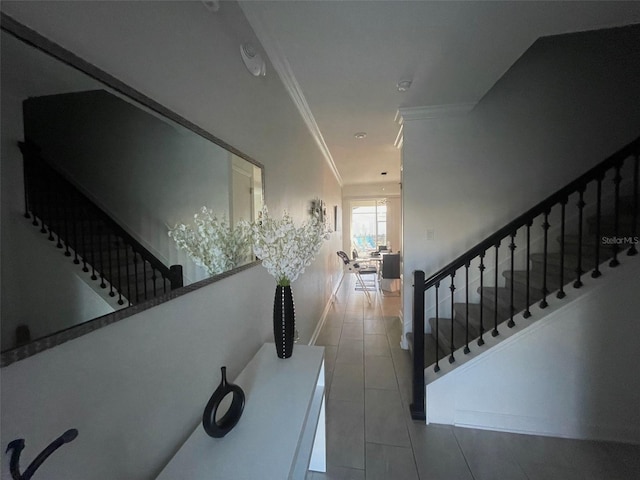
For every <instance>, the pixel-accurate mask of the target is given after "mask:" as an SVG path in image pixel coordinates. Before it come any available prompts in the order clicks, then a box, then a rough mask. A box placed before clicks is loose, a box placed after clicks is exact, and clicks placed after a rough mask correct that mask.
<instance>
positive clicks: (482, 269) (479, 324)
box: [408, 138, 640, 420]
mask: <svg viewBox="0 0 640 480" xmlns="http://www.w3.org/2000/svg"><path fill="white" fill-rule="evenodd" d="M639 155H640V138H638V139H636V140H635V141H634V142H632V143H631V144H629V145H627V146H626V147H624V148H623V149H621V150H620V151H618V152H616V153H615V154H614V155H612V156H611V157H609V158H608V159H606V160H605V161H603V162H602V163H601V164H599V165H597V166H596V167H594V168H592V169H591V170H589V171H588V172H586V173H585V174H584V175H582V176H581V177H580V178H578V179H576V180H575V181H573V182H571V183H570V184H569V185H567V186H566V187H564V188H563V189H561V190H559V191H558V192H556V193H555V194H553V195H551V196H550V197H549V198H547V199H545V200H544V201H542V202H541V203H539V204H538V205H536V206H535V207H533V208H532V209H530V210H529V211H528V212H526V213H525V214H523V215H521V216H520V217H518V218H517V219H515V220H514V221H513V222H511V223H509V224H508V225H506V226H505V227H503V228H501V229H500V230H498V231H497V232H496V233H495V234H493V235H491V236H490V237H488V238H487V239H485V240H484V241H482V242H480V243H479V244H478V245H476V246H475V247H473V248H472V249H470V250H469V251H468V252H466V253H465V254H463V255H462V256H460V257H459V258H458V259H456V260H454V261H453V262H451V263H450V264H449V265H447V266H446V267H444V268H443V269H441V270H440V271H438V272H436V273H435V274H433V275H431V277H429V278H428V279H425V275H424V272H422V271H416V272H414V306H413V333H412V334H409V335H408V340H409V344H410V349H411V350H412V353H413V403H412V404H411V413H412V416H413V418H414V419H421V420H424V419H425V413H426V409H425V380H424V378H425V375H424V373H425V368H426V367H427V366H428V365H431V366H430V367H428V368H433V371H434V372H435V373H437V372H439V371H440V362H441V361H442V360H443V359H444V358H447V361H448V362H449V363H450V364H454V365H455V363H456V361H457V358H459V356H460V355H467V354H469V353H470V348H469V346H470V345H471V344H472V343H475V344H476V345H477V346H478V347H480V348H482V347H483V346H484V345H485V339H486V336H487V335H489V334H490V335H491V336H492V337H498V339H499V338H500V335H501V332H504V329H508V328H512V327H514V326H515V323H514V316H515V315H516V314H519V313H522V317H524V318H525V319H528V318H529V317H531V312H530V311H529V309H530V307H531V306H532V305H534V304H538V305H539V306H540V308H541V309H544V308H546V307H547V305H548V303H547V299H548V297H549V296H550V295H552V294H554V295H555V296H556V297H557V298H558V299H563V298H564V297H565V295H566V294H565V288H566V287H567V285H572V286H573V287H574V288H580V287H581V286H582V279H583V277H584V275H590V276H591V277H592V278H594V279H597V278H599V277H600V276H601V272H600V265H601V264H602V263H603V262H605V261H608V262H609V265H610V266H611V267H616V266H618V265H619V264H620V259H621V258H622V257H621V255H622V254H623V253H626V255H636V254H637V249H638V246H637V244H638V243H639V238H638V235H639V232H640V215H639V205H638V204H639V197H640V194H639V191H638V190H639V183H640V180H639V172H638V170H639V163H640V161H639ZM520 252H522V253H520ZM443 290H444V293H443ZM425 312H428V314H429V316H428V325H429V327H430V332H428V333H425V321H424V320H425ZM434 343H435V347H434ZM492 343H494V342H492ZM484 348H486V347H484Z"/></svg>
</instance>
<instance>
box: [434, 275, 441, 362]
mask: <svg viewBox="0 0 640 480" xmlns="http://www.w3.org/2000/svg"><path fill="white" fill-rule="evenodd" d="M435 287H436V335H435V337H436V366H435V367H434V369H433V371H434V372H439V371H440V364H439V363H438V362H439V361H440V325H439V323H440V314H439V309H438V306H439V300H438V288H440V282H437V283H436V284H435Z"/></svg>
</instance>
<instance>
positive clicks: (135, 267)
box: [133, 249, 140, 303]
mask: <svg viewBox="0 0 640 480" xmlns="http://www.w3.org/2000/svg"><path fill="white" fill-rule="evenodd" d="M133 274H134V276H135V282H136V283H135V285H136V303H140V287H139V285H138V252H136V251H135V249H134V250H133Z"/></svg>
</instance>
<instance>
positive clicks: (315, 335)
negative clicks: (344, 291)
mask: <svg viewBox="0 0 640 480" xmlns="http://www.w3.org/2000/svg"><path fill="white" fill-rule="evenodd" d="M343 277H344V272H342V276H341V277H340V280H338V283H336V285H335V287H333V290H332V292H331V295H329V299H328V300H327V304H326V305H325V307H324V310H323V312H322V315H320V320H318V323H317V324H316V328H315V330H314V331H313V335H311V338H310V339H309V345H315V344H316V340H317V339H318V335H320V332H321V331H322V327H324V322H325V321H326V319H327V315H329V309H330V308H331V305H333V299H334V298H335V296H336V292H337V291H338V288H340V285H341V284H342V278H343Z"/></svg>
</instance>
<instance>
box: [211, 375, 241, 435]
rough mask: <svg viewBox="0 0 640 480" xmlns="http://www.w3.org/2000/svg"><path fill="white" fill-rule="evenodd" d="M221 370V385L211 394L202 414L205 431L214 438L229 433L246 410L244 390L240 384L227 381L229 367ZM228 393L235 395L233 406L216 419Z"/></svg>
mask: <svg viewBox="0 0 640 480" xmlns="http://www.w3.org/2000/svg"><path fill="white" fill-rule="evenodd" d="M221 370H222V380H221V381H220V385H218V388H216V390H215V392H213V395H211V398H210V399H209V402H208V403H207V406H206V407H205V409H204V414H203V415H202V426H203V427H204V431H205V432H207V435H209V436H210V437H214V438H221V437H224V436H225V435H226V434H227V433H229V432H230V431H231V430H232V429H233V427H235V426H236V424H237V423H238V420H240V417H241V416H242V411H243V410H244V392H243V391H242V389H241V388H240V387H239V386H238V385H234V384H232V383H228V382H227V367H222V368H221ZM228 394H232V395H233V400H232V401H231V406H230V407H229V410H227V411H226V413H225V414H224V415H223V416H222V417H221V418H220V420H217V421H216V413H217V411H218V407H219V406H220V402H222V399H223V398H224V397H226V396H227V395H228Z"/></svg>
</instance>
